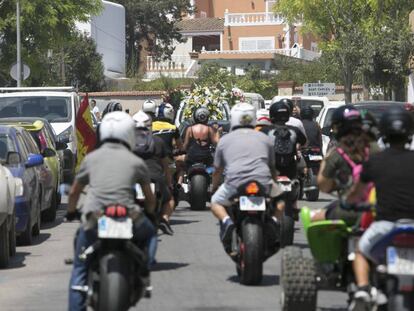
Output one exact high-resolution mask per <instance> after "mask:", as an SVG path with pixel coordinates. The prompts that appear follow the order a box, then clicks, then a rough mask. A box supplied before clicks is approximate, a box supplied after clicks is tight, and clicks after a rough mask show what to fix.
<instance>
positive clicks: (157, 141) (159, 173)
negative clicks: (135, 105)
mask: <svg viewBox="0 0 414 311" xmlns="http://www.w3.org/2000/svg"><path fill="white" fill-rule="evenodd" d="M133 119H134V121H135V126H136V132H135V133H136V135H137V136H136V138H137V139H136V140H137V144H136V145H135V147H134V148H133V151H134V153H135V154H136V155H137V156H139V157H141V158H142V159H143V160H145V163H146V164H147V166H148V169H149V173H150V178H151V180H152V181H155V182H156V183H157V184H158V185H159V187H160V192H161V194H162V206H163V209H162V213H161V215H160V219H159V227H160V229H161V231H162V232H163V233H165V234H168V235H173V234H174V231H173V230H172V228H171V226H170V217H171V215H172V213H173V212H174V206H175V203H174V198H173V196H172V195H171V191H170V189H171V188H172V176H171V171H170V169H169V167H168V164H169V161H168V153H167V148H166V146H165V143H164V141H163V140H162V139H161V138H160V137H158V136H154V135H152V132H151V126H152V120H151V117H150V116H149V115H147V114H146V113H145V112H143V111H138V112H137V113H136V114H135V115H134V116H133Z"/></svg>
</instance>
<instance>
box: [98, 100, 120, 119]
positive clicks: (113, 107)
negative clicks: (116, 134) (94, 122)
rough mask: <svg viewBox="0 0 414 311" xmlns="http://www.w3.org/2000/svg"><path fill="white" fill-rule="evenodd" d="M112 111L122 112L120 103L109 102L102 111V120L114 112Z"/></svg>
mask: <svg viewBox="0 0 414 311" xmlns="http://www.w3.org/2000/svg"><path fill="white" fill-rule="evenodd" d="M114 111H122V105H121V104H120V103H116V102H110V103H109V104H108V105H107V106H106V107H105V109H104V111H103V112H102V118H103V117H104V116H105V115H106V114H107V113H110V112H114Z"/></svg>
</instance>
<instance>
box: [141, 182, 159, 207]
mask: <svg viewBox="0 0 414 311" xmlns="http://www.w3.org/2000/svg"><path fill="white" fill-rule="evenodd" d="M141 188H142V192H143V193H144V196H145V211H146V212H147V213H149V214H154V213H155V204H156V201H155V196H154V194H153V193H152V190H151V186H150V184H148V183H147V184H141Z"/></svg>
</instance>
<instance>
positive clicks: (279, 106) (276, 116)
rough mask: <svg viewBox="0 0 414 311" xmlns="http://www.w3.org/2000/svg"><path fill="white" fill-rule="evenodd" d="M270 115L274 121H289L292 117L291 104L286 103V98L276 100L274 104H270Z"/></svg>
mask: <svg viewBox="0 0 414 311" xmlns="http://www.w3.org/2000/svg"><path fill="white" fill-rule="evenodd" d="M269 116H270V119H271V120H272V123H276V122H278V123H280V122H282V123H286V122H287V121H289V117H290V109H289V105H288V104H286V102H285V100H284V99H282V100H279V101H278V102H275V103H274V104H273V105H272V106H270V109H269Z"/></svg>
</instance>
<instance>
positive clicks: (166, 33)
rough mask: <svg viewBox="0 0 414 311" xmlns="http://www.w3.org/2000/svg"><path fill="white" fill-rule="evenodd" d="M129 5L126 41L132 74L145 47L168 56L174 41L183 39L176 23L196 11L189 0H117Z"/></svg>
mask: <svg viewBox="0 0 414 311" xmlns="http://www.w3.org/2000/svg"><path fill="white" fill-rule="evenodd" d="M115 2H117V3H119V4H122V5H123V6H124V7H125V9H126V45H127V63H128V74H129V75H130V76H136V75H137V74H138V71H139V63H138V60H139V59H140V53H141V51H142V50H143V49H147V50H148V51H150V52H151V55H153V56H155V57H156V58H157V59H168V58H170V57H171V54H172V53H173V52H174V43H175V42H183V41H184V40H183V37H182V36H181V34H180V33H179V32H178V31H179V29H178V28H177V26H176V23H177V22H178V21H180V20H182V18H183V16H184V15H185V14H187V13H191V12H192V7H191V5H190V1H189V0H117V1H115Z"/></svg>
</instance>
